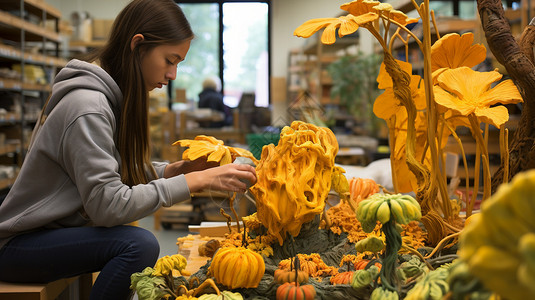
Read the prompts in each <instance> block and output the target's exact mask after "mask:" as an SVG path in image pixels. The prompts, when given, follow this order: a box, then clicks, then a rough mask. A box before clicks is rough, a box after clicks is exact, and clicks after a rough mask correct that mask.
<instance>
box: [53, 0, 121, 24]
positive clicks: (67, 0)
mask: <svg viewBox="0 0 535 300" xmlns="http://www.w3.org/2000/svg"><path fill="white" fill-rule="evenodd" d="M46 2H47V3H49V4H50V5H52V6H54V7H55V8H57V9H59V10H60V11H61V15H62V19H64V20H70V17H71V13H72V12H75V11H76V12H88V13H89V15H90V16H91V17H93V18H95V19H114V18H115V16H117V14H119V12H120V11H121V9H123V7H125V6H126V4H127V3H129V2H130V0H46Z"/></svg>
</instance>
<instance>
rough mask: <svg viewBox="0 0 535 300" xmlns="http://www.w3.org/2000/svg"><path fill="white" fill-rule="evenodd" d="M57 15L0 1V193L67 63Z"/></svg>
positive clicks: (16, 0) (21, 0) (33, 0)
mask: <svg viewBox="0 0 535 300" xmlns="http://www.w3.org/2000/svg"><path fill="white" fill-rule="evenodd" d="M60 18H61V13H60V12H59V10H57V9H56V8H54V7H52V6H50V5H49V4H47V3H46V2H44V1H42V0H2V8H1V10H0V194H3V193H4V192H5V190H6V189H8V188H9V187H10V185H11V184H12V183H13V181H14V179H15V177H16V175H17V172H18V167H20V165H21V163H22V161H23V159H24V155H25V152H26V149H27V145H28V141H29V136H30V134H31V130H32V129H33V125H34V124H35V122H36V120H37V117H38V114H39V111H40V109H41V108H42V106H43V105H44V102H45V101H46V99H47V97H48V95H49V93H50V91H51V86H50V82H51V81H52V79H53V77H54V76H55V75H56V73H57V71H58V69H59V68H61V67H63V66H64V65H65V64H66V63H67V61H66V60H65V59H62V58H60V57H59V53H60V51H59V48H60V43H61V41H62V37H61V35H60V34H59V20H60ZM5 170H9V172H7V174H5V173H6V172H4V171H5Z"/></svg>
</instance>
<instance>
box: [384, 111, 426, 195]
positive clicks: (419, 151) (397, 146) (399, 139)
mask: <svg viewBox="0 0 535 300" xmlns="http://www.w3.org/2000/svg"><path fill="white" fill-rule="evenodd" d="M407 118H408V116H407V110H406V109H405V108H401V109H399V110H398V111H397V112H396V115H395V122H391V121H388V123H389V126H390V130H392V131H394V132H395V140H394V143H393V144H392V145H393V146H392V147H393V148H392V149H391V151H393V152H392V153H393V156H392V157H391V159H392V173H393V175H394V176H393V177H395V178H396V182H394V184H395V188H396V191H397V192H399V193H408V192H411V191H414V190H416V188H417V181H416V176H415V175H414V174H413V173H412V172H411V171H410V169H409V166H408V165H407V154H406V145H407ZM414 122H415V124H414V127H415V129H416V141H415V145H416V146H417V147H416V149H415V150H416V153H415V155H416V157H417V158H418V159H419V160H421V158H422V156H423V155H424V151H425V149H426V148H425V147H424V146H423V145H425V143H426V141H427V122H426V117H425V114H424V113H423V112H418V113H417V114H416V119H415V120H414ZM425 155H426V156H425V159H424V160H423V163H424V164H425V165H427V166H428V167H429V166H430V165H431V155H430V153H429V151H427V152H425Z"/></svg>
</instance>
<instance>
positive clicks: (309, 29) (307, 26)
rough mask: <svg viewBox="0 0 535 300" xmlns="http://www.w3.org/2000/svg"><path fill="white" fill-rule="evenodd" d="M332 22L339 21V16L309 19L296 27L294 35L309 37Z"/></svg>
mask: <svg viewBox="0 0 535 300" xmlns="http://www.w3.org/2000/svg"><path fill="white" fill-rule="evenodd" d="M332 22H338V18H319V19H312V20H308V21H306V22H305V23H303V24H301V26H299V27H297V28H296V29H295V31H294V35H296V36H299V37H303V38H308V37H310V36H311V35H313V34H314V33H315V32H316V31H318V30H320V29H322V28H323V27H326V26H328V25H330V24H331V23H332Z"/></svg>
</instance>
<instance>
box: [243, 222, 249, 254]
mask: <svg viewBox="0 0 535 300" xmlns="http://www.w3.org/2000/svg"><path fill="white" fill-rule="evenodd" d="M241 245H242V247H244V248H247V246H248V245H249V243H248V242H247V228H246V227H245V222H244V223H243V240H242V241H241Z"/></svg>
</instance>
